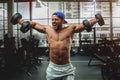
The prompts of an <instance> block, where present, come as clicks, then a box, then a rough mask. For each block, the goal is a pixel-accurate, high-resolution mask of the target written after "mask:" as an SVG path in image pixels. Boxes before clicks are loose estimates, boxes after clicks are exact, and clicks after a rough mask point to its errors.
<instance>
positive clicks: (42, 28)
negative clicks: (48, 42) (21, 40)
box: [30, 21, 47, 33]
mask: <svg viewBox="0 0 120 80" xmlns="http://www.w3.org/2000/svg"><path fill="white" fill-rule="evenodd" d="M30 24H31V26H32V28H33V29H35V30H37V31H39V32H41V33H46V28H47V26H45V25H41V24H39V23H36V22H32V21H30Z"/></svg>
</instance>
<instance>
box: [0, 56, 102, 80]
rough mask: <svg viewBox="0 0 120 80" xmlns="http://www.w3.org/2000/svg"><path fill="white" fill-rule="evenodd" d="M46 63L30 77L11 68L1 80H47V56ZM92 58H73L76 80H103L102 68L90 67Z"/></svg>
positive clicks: (93, 62)
mask: <svg viewBox="0 0 120 80" xmlns="http://www.w3.org/2000/svg"><path fill="white" fill-rule="evenodd" d="M41 57H42V58H43V59H44V61H42V63H41V64H40V65H37V66H36V67H37V69H36V68H35V67H33V68H31V70H30V73H31V76H29V75H28V74H27V73H26V72H25V71H23V70H18V69H16V68H13V69H12V68H11V69H9V70H8V71H7V72H2V73H0V79H1V80H46V77H45V76H46V73H45V71H46V68H47V66H48V63H49V62H48V61H47V59H48V58H47V57H46V56H41ZM89 59H90V57H88V56H81V55H78V54H76V55H74V56H71V62H72V64H73V66H75V67H76V75H75V80H102V77H101V71H100V67H98V66H88V62H89ZM98 63H100V62H99V61H97V60H93V61H92V63H91V65H92V64H98Z"/></svg>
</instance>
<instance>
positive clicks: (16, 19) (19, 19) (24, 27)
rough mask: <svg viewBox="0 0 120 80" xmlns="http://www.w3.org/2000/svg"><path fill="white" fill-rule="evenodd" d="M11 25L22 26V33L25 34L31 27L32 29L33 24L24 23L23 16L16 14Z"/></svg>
mask: <svg viewBox="0 0 120 80" xmlns="http://www.w3.org/2000/svg"><path fill="white" fill-rule="evenodd" d="M10 21H11V23H12V24H13V25H16V24H18V23H19V24H21V28H20V31H21V32H23V33H26V32H27V31H28V30H29V29H30V27H31V24H30V22H29V21H23V20H22V15H21V14H20V13H16V14H14V15H13V16H12V17H11V20H10Z"/></svg>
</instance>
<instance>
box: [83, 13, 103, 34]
mask: <svg viewBox="0 0 120 80" xmlns="http://www.w3.org/2000/svg"><path fill="white" fill-rule="evenodd" d="M95 19H96V20H97V23H98V24H99V25H100V26H102V25H104V24H105V22H104V19H103V17H102V16H101V14H99V13H98V14H96V15H95ZM83 25H84V26H85V29H86V31H87V32H90V31H92V25H91V24H90V22H89V21H88V20H86V19H85V20H83Z"/></svg>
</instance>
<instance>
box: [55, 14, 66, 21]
mask: <svg viewBox="0 0 120 80" xmlns="http://www.w3.org/2000/svg"><path fill="white" fill-rule="evenodd" d="M53 15H57V16H58V17H59V18H61V19H63V20H64V19H65V15H64V14H63V13H62V12H55V13H53Z"/></svg>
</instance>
